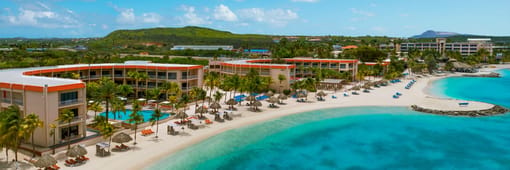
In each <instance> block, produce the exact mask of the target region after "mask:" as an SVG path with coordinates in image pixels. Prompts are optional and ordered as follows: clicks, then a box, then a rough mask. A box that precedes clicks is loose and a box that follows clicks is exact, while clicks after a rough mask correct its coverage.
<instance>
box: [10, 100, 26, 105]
mask: <svg viewBox="0 0 510 170" xmlns="http://www.w3.org/2000/svg"><path fill="white" fill-rule="evenodd" d="M12 103H13V104H17V105H20V106H22V105H23V100H22V99H12Z"/></svg>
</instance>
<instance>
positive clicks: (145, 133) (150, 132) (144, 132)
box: [141, 129, 154, 136]
mask: <svg viewBox="0 0 510 170" xmlns="http://www.w3.org/2000/svg"><path fill="white" fill-rule="evenodd" d="M141 133H142V136H146V135H150V134H153V133H154V131H152V129H145V130H142V132H141Z"/></svg>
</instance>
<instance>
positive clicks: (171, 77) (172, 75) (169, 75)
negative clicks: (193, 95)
mask: <svg viewBox="0 0 510 170" xmlns="http://www.w3.org/2000/svg"><path fill="white" fill-rule="evenodd" d="M168 79H171V80H175V79H177V73H168Z"/></svg>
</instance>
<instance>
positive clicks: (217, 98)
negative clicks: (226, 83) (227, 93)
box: [213, 91, 223, 102]
mask: <svg viewBox="0 0 510 170" xmlns="http://www.w3.org/2000/svg"><path fill="white" fill-rule="evenodd" d="M213 97H214V102H218V101H220V100H221V98H222V97H223V93H221V92H219V91H216V93H214V95H213Z"/></svg>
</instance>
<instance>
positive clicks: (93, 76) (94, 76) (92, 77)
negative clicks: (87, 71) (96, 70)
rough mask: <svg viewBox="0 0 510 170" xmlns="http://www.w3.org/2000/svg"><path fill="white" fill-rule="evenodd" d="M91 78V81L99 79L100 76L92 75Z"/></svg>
mask: <svg viewBox="0 0 510 170" xmlns="http://www.w3.org/2000/svg"><path fill="white" fill-rule="evenodd" d="M90 78H91V79H95V78H99V76H98V75H91V76H90Z"/></svg>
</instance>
